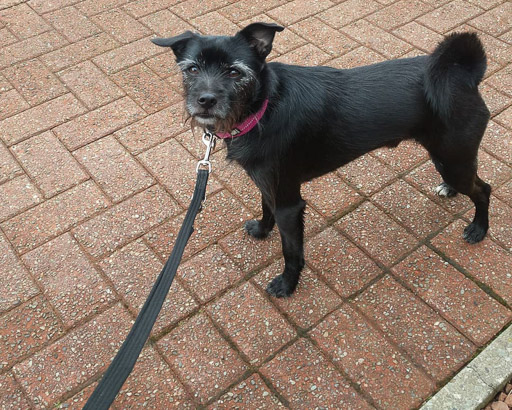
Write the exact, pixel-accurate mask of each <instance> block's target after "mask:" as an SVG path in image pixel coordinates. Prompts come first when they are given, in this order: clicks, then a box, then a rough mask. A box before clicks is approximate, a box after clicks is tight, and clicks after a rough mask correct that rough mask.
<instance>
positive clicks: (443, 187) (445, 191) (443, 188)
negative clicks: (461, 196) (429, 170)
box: [432, 158, 457, 198]
mask: <svg viewBox="0 0 512 410" xmlns="http://www.w3.org/2000/svg"><path fill="white" fill-rule="evenodd" d="M432 162H433V163H434V166H435V167H436V169H437V171H438V172H439V173H440V174H441V169H442V165H441V163H440V162H439V161H438V160H436V159H435V158H432ZM434 191H435V192H436V194H437V195H439V196H441V197H444V198H450V197H453V196H455V195H457V191H456V190H455V189H453V187H451V186H450V185H448V184H447V183H446V181H443V182H441V183H440V184H439V185H438V186H436V187H435V189H434Z"/></svg>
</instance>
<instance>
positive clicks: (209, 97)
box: [197, 94, 217, 109]
mask: <svg viewBox="0 0 512 410" xmlns="http://www.w3.org/2000/svg"><path fill="white" fill-rule="evenodd" d="M197 102H198V103H199V105H200V106H201V107H203V108H205V109H208V108H211V107H213V106H214V105H215V104H217V99H216V98H215V96H214V95H213V94H203V95H201V96H200V97H199V98H198V99H197Z"/></svg>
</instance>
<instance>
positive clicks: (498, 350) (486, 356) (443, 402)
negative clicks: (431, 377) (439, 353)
mask: <svg viewBox="0 0 512 410" xmlns="http://www.w3.org/2000/svg"><path fill="white" fill-rule="evenodd" d="M510 377H512V326H509V327H508V328H507V329H506V330H505V331H504V332H503V333H501V335H499V336H498V337H497V338H496V339H495V340H494V341H493V342H492V343H491V344H490V345H489V346H487V347H486V348H485V349H484V350H483V351H482V352H481V353H480V354H479V355H478V356H477V357H476V358H475V359H473V360H472V361H471V363H469V364H468V365H467V366H466V367H465V368H464V369H463V370H461V371H460V372H459V373H458V374H457V375H456V376H455V377H454V378H453V379H452V380H451V381H450V382H449V383H448V384H447V385H446V386H444V387H443V388H442V389H441V390H439V392H437V394H436V395H435V396H434V397H432V398H431V399H430V400H429V401H428V402H427V403H425V404H424V405H423V406H422V407H421V409H420V410H458V409H465V410H471V409H482V408H483V407H485V405H486V404H487V403H488V402H489V400H491V399H492V398H493V396H494V395H495V394H496V392H497V391H499V390H501V389H502V388H503V386H504V385H505V383H506V382H507V381H508V380H509V379H510Z"/></svg>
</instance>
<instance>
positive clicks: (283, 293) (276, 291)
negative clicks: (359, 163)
mask: <svg viewBox="0 0 512 410" xmlns="http://www.w3.org/2000/svg"><path fill="white" fill-rule="evenodd" d="M296 287H297V283H290V282H289V280H287V279H286V278H285V277H284V276H283V275H279V276H276V277H275V278H274V279H272V281H271V282H270V283H269V284H268V286H267V293H268V294H269V295H271V296H274V297H276V298H286V297H288V296H291V295H292V293H293V291H294V290H295V288H296Z"/></svg>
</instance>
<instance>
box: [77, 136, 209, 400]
mask: <svg viewBox="0 0 512 410" xmlns="http://www.w3.org/2000/svg"><path fill="white" fill-rule="evenodd" d="M215 139H216V137H215V135H213V134H212V133H210V132H207V131H205V133H204V135H203V142H204V143H205V144H206V146H207V148H206V154H205V157H204V159H203V160H201V161H199V163H198V164H197V180H196V187H195V189H194V195H193V197H192V201H191V202H190V206H189V208H188V211H187V215H186V216H185V220H184V221H183V225H182V226H181V229H180V231H179V233H178V237H177V238H176V243H175V244H174V248H173V250H172V253H171V255H170V256H169V259H167V262H166V263H165V265H164V267H163V269H162V271H161V272H160V275H158V278H157V280H156V282H155V284H154V285H153V288H152V289H151V292H150V293H149V296H148V298H147V299H146V302H145V303H144V306H143V307H142V309H141V311H140V312H139V315H138V316H137V319H136V320H135V323H134V324H133V326H132V328H131V330H130V333H129V334H128V336H127V338H126V340H125V341H124V343H123V345H122V346H121V348H120V349H119V351H118V352H117V355H116V357H114V360H112V363H110V366H109V367H108V369H107V371H106V372H105V374H104V375H103V378H102V379H101V381H100V382H99V384H98V386H96V389H95V390H94V392H93V393H92V395H91V397H89V400H88V401H87V403H86V404H85V406H84V409H85V410H101V409H105V410H106V409H108V408H109V407H110V404H112V402H113V401H114V399H115V397H116V395H117V393H118V392H119V390H120V389H121V387H122V386H123V383H124V382H125V380H126V379H127V377H128V376H129V375H130V373H131V371H132V369H133V366H135V362H136V361H137V359H138V357H139V355H140V352H141V351H142V348H143V347H144V344H145V343H146V340H147V339H148V336H149V333H150V332H151V329H152V328H153V325H154V323H155V321H156V318H157V316H158V314H159V313H160V309H162V304H163V303H164V300H165V298H166V296H167V293H168V292H169V288H170V287H171V284H172V281H173V279H174V276H175V274H176V270H177V269H178V265H179V264H180V261H181V258H182V256H183V251H184V250H185V245H186V244H187V242H188V240H189V238H190V235H192V232H193V231H194V228H193V224H194V220H195V219H196V216H197V214H198V213H199V212H200V210H201V204H202V202H203V201H204V199H205V194H206V183H207V182H208V175H209V174H210V172H211V163H210V161H209V158H210V153H211V151H212V150H213V148H214V146H215ZM201 167H207V169H201Z"/></svg>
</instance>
